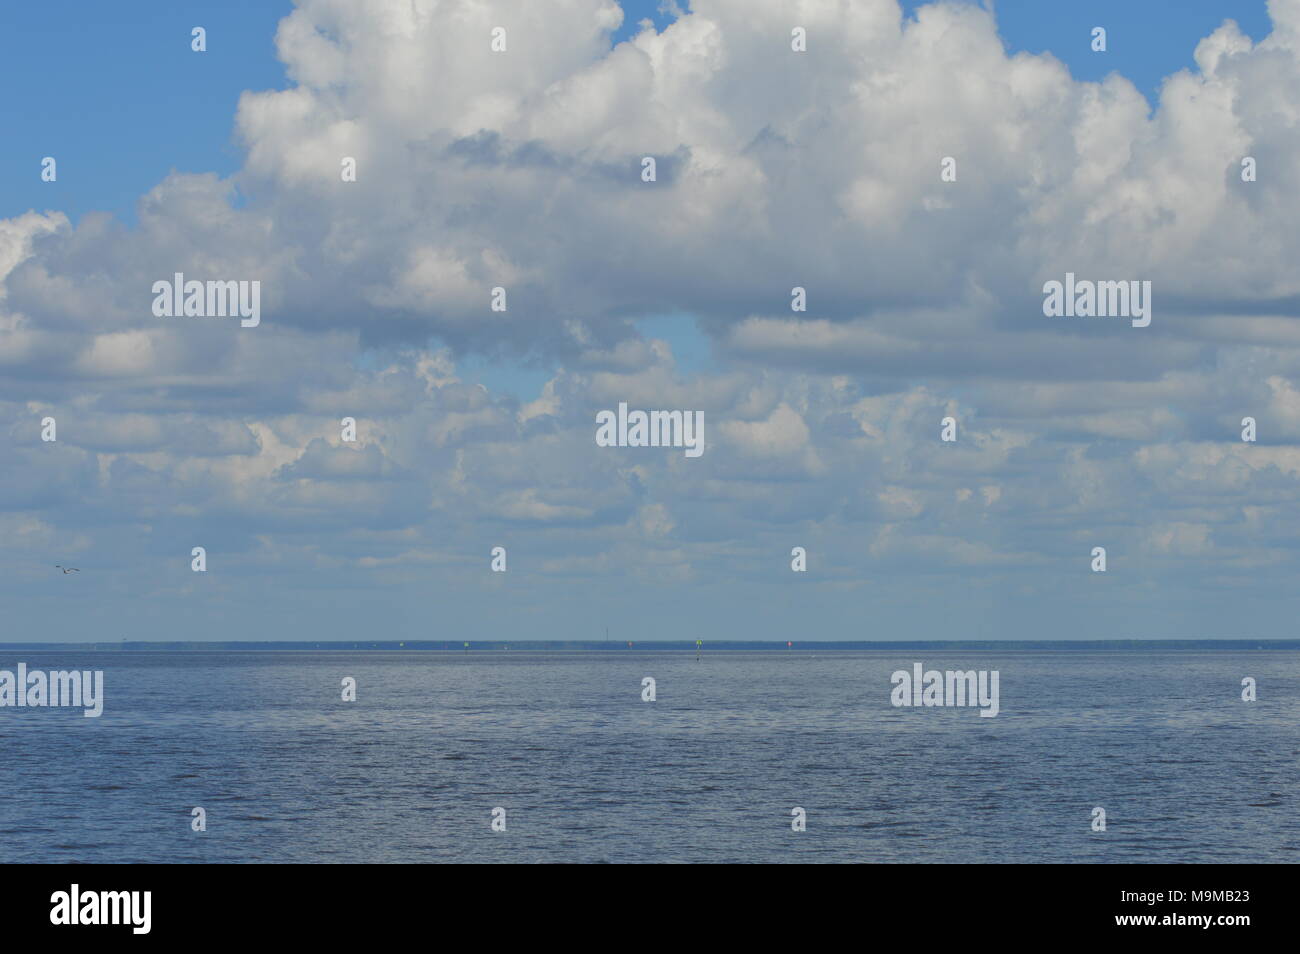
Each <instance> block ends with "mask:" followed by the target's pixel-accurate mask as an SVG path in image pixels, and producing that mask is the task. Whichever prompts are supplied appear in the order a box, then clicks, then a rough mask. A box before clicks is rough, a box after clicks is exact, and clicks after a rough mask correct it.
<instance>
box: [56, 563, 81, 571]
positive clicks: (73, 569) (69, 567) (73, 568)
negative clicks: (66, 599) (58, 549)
mask: <svg viewBox="0 0 1300 954" xmlns="http://www.w3.org/2000/svg"><path fill="white" fill-rule="evenodd" d="M54 569H56V570H62V571H63V572H64V573H65V574H67V573H80V572H81V571H80V570H78V569H77V568H76V567H75V566H59V564H57V563H56V564H54Z"/></svg>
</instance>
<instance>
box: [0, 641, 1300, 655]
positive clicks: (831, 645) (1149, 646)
mask: <svg viewBox="0 0 1300 954" xmlns="http://www.w3.org/2000/svg"><path fill="white" fill-rule="evenodd" d="M793 643H794V645H793V646H787V644H786V641H785V640H770V641H768V640H734V639H733V640H723V639H718V640H705V641H704V644H703V646H702V647H700V648H701V650H702V651H703V652H705V653H716V652H737V651H740V652H809V651H812V650H816V651H819V652H887V651H916V652H927V653H928V652H936V651H940V650H942V651H961V652H981V651H985V652H987V651H997V652H1017V651H1018V652H1169V651H1188V652H1195V651H1198V650H1200V651H1207V650H1214V651H1217V650H1230V651H1243V650H1251V651H1256V652H1257V651H1260V650H1265V651H1268V650H1273V651H1295V650H1300V639H1090V640H1050V641H1049V640H1015V639H998V640H960V639H959V640H953V639H936V640H882V641H878V642H877V641H866V640H852V641H849V640H844V641H841V640H834V641H831V640H794V641H793ZM507 650H508V651H509V652H512V653H513V652H520V653H524V652H609V653H619V652H622V653H627V652H637V651H640V652H695V651H696V644H695V640H694V639H675V640H643V641H640V642H638V641H636V640H633V644H632V646H630V647H629V646H628V644H627V640H617V639H615V640H610V641H608V642H606V641H604V640H598V639H596V640H552V639H543V640H528V639H514V640H505V639H498V640H474V639H471V640H469V641H468V647H466V641H465V640H455V639H451V640H439V639H419V640H412V639H405V640H397V639H392V640H378V641H375V640H368V641H365V642H362V641H349V640H328V641H327V640H322V641H320V642H315V641H311V640H259V641H254V640H249V641H246V642H242V641H229V640H222V641H213V642H202V641H158V642H143V641H138V642H137V641H130V640H125V641H123V640H119V641H116V642H87V643H72V642H50V643H33V642H13V643H0V652H6V653H13V652H155V653H157V652H168V653H173V652H174V653H182V652H299V653H301V652H442V653H462V654H464V653H466V652H470V653H475V652H478V653H482V652H505V651H507Z"/></svg>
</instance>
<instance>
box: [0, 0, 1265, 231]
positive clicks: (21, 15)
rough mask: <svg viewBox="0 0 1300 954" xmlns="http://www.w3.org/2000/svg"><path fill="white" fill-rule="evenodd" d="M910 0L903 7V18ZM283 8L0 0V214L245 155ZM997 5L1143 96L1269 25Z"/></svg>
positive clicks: (1213, 12) (129, 207)
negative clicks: (45, 175) (6, 97)
mask: <svg viewBox="0 0 1300 954" xmlns="http://www.w3.org/2000/svg"><path fill="white" fill-rule="evenodd" d="M920 5H921V4H920V3H919V2H918V0H905V2H904V3H903V7H904V9H905V10H907V11H908V12H909V13H910V12H912V11H914V10H915V8H916V7H918V6H920ZM684 6H685V8H686V9H689V4H685V5H684ZM622 7H623V10H624V20H623V26H622V27H621V28H620V29H619V31H618V32H617V33H615V34H614V37H613V39H614V41H615V42H621V41H623V40H625V39H627V37H628V36H629V35H631V34H632V33H633V32H634V31H635V30H636V29H638V28H639V24H640V22H641V21H642V20H645V19H650V20H652V21H653V22H654V23H655V24H656V26H657V27H659V28H660V29H662V28H663V27H664V26H665V25H666V24H668V23H669V22H671V20H672V17H671V16H670V15H668V14H666V13H664V12H662V11H661V9H660V3H659V2H658V0H624V2H623V3H622ZM291 9H292V4H291V3H288V2H285V0H222V2H220V3H214V2H210V0H209V2H202V0H134V2H132V3H130V4H124V5H104V4H96V3H88V2H86V0H42V2H41V3H8V4H5V5H4V10H3V13H0V71H3V73H4V74H5V81H6V88H7V89H9V90H27V91H28V92H27V93H26V94H24V95H20V96H14V97H13V98H12V100H11V101H10V102H9V103H8V104H7V109H6V121H7V123H8V124H9V128H8V129H7V130H6V134H7V138H8V139H9V142H10V143H15V144H16V143H21V144H24V145H27V146H28V147H29V148H28V149H15V148H8V149H5V150H4V151H3V153H0V177H3V179H4V181H5V183H6V188H5V190H4V192H3V193H2V194H0V216H7V215H16V214H18V213H20V212H25V211H26V210H27V209H30V208H36V209H44V208H58V209H62V210H63V211H65V212H67V213H68V214H69V215H71V216H73V217H74V218H75V217H79V216H80V215H81V214H82V213H84V212H86V211H89V210H92V209H102V210H107V211H110V212H112V213H113V214H114V215H117V216H119V217H121V218H123V219H125V220H127V221H130V220H133V219H134V206H135V202H136V200H137V199H138V198H139V197H140V196H141V195H143V194H144V193H145V192H147V191H148V190H149V189H150V188H152V187H153V186H154V185H155V184H157V183H158V182H159V180H161V179H162V178H163V177H164V176H165V175H166V174H167V173H168V172H169V171H170V170H171V169H178V170H181V171H183V172H216V173H219V174H221V175H229V174H230V173H232V172H234V171H235V170H236V169H238V168H239V166H240V164H241V160H242V156H241V154H240V150H239V148H238V147H237V145H236V144H235V143H234V142H233V141H232V136H231V131H232V129H231V122H232V118H233V115H234V110H235V105H236V103H237V102H238V100H239V94H240V93H241V92H243V91H244V90H246V89H254V90H258V89H281V88H283V87H284V86H285V85H286V80H285V75H284V68H283V66H282V64H280V63H279V62H278V61H277V60H276V56H275V44H274V36H275V28H276V24H277V23H278V22H279V21H280V19H281V18H282V17H284V16H285V15H287V14H288V13H289V11H290V10H291ZM996 10H997V15H998V22H999V24H1000V28H1001V33H1002V36H1003V38H1004V40H1005V41H1006V44H1007V48H1008V49H1009V50H1010V51H1012V52H1017V51H1020V50H1028V51H1030V52H1035V53H1038V52H1043V51H1050V52H1051V53H1052V54H1053V55H1055V56H1056V57H1057V58H1059V59H1060V60H1062V61H1063V62H1065V63H1066V64H1067V65H1068V66H1069V67H1070V71H1071V73H1072V74H1073V75H1074V76H1075V77H1077V78H1079V79H1083V80H1100V79H1101V78H1103V77H1104V76H1105V75H1106V74H1107V73H1109V72H1111V71H1112V70H1114V71H1118V72H1120V73H1122V74H1124V75H1125V76H1127V77H1129V78H1130V79H1131V80H1133V82H1134V83H1135V84H1136V85H1137V86H1138V88H1139V89H1141V90H1142V92H1143V93H1144V94H1146V95H1147V97H1148V98H1150V99H1154V97H1155V95H1156V92H1157V90H1158V88H1159V85H1160V82H1161V81H1162V80H1163V79H1164V77H1165V76H1166V75H1168V74H1169V73H1172V72H1174V71H1175V70H1178V69H1182V68H1184V67H1191V66H1192V65H1193V64H1192V59H1191V50H1192V48H1193V47H1194V46H1195V44H1196V41H1197V40H1198V39H1200V38H1201V37H1202V36H1205V35H1206V34H1208V33H1209V32H1210V31H1211V30H1213V29H1214V28H1215V27H1216V26H1218V25H1219V23H1220V22H1221V21H1222V20H1223V19H1224V18H1227V17H1231V18H1233V19H1235V20H1236V21H1237V22H1238V23H1239V24H1240V25H1241V28H1242V30H1243V31H1244V32H1245V33H1246V34H1247V35H1248V36H1251V37H1253V38H1255V39H1259V38H1260V37H1262V36H1263V35H1264V34H1265V33H1267V31H1268V18H1267V15H1266V13H1265V10H1264V3H1263V0H1143V2H1140V3H1134V2H1130V0H1093V2H1089V3H1087V4H1071V3H1044V2H1041V0H1018V2H1017V0H1000V2H999V3H998V4H997V5H996ZM69 24H75V25H76V27H77V29H75V30H72V29H69V28H68V25H69ZM200 25H201V26H204V27H205V28H206V29H207V31H208V36H209V44H208V52H207V53H206V54H204V55H203V56H195V55H193V54H192V53H191V51H190V49H189V33H190V30H191V28H192V27H194V26H200ZM1096 25H1104V26H1105V27H1106V28H1107V30H1108V31H1109V50H1108V52H1107V53H1105V54H1096V53H1093V52H1092V51H1091V50H1090V49H1089V45H1088V44H1089V38H1090V31H1091V29H1092V27H1093V26H1096ZM52 53H53V55H51V54H52ZM46 155H53V156H56V157H57V158H58V159H59V163H60V171H61V175H60V177H59V182H58V183H53V184H52V183H42V182H41V181H40V179H39V174H38V173H39V162H40V159H41V157H42V156H46Z"/></svg>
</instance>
